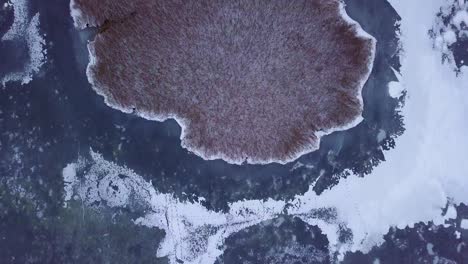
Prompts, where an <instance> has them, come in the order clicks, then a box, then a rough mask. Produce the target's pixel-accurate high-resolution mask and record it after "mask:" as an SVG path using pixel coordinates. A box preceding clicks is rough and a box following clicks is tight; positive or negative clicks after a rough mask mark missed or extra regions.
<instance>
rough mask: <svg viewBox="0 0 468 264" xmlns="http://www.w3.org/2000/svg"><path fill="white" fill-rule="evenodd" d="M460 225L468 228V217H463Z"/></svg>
mask: <svg viewBox="0 0 468 264" xmlns="http://www.w3.org/2000/svg"><path fill="white" fill-rule="evenodd" d="M460 227H461V228H463V229H466V230H468V219H462V220H461V223H460Z"/></svg>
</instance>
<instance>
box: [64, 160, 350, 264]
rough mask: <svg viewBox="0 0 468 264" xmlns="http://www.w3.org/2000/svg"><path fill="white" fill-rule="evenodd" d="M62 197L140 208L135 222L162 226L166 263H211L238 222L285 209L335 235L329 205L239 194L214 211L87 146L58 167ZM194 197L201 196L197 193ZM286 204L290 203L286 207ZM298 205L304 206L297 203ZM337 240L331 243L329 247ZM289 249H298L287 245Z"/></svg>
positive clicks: (256, 219) (242, 224) (160, 251)
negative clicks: (85, 153) (87, 153)
mask: <svg viewBox="0 0 468 264" xmlns="http://www.w3.org/2000/svg"><path fill="white" fill-rule="evenodd" d="M63 178H64V190H65V201H66V202H67V201H70V200H72V199H79V200H82V201H83V202H85V204H86V205H88V206H97V207H99V206H103V205H107V206H110V207H116V208H124V207H127V206H135V205H137V206H138V207H141V208H145V209H144V211H145V214H144V215H143V216H141V217H139V218H137V219H135V220H134V222H135V224H139V225H145V226H148V227H156V228H159V229H162V230H164V231H165V232H166V236H165V238H164V241H163V242H162V244H161V245H160V246H159V248H158V250H157V255H158V256H159V257H163V256H168V257H169V259H170V261H171V263H177V260H182V261H184V263H203V264H208V263H214V262H215V260H216V258H217V257H219V256H220V255H221V254H222V253H223V249H222V248H223V244H224V240H225V239H226V238H227V237H229V236H230V235H231V234H233V233H236V232H238V231H240V230H242V229H244V228H247V227H250V226H253V225H256V224H259V223H260V222H263V221H266V220H271V219H273V218H276V217H278V216H279V215H281V214H291V215H296V216H297V217H299V218H301V219H303V220H304V221H306V222H307V223H310V224H316V225H319V227H321V228H322V230H324V231H326V232H327V234H328V236H329V237H335V238H336V239H337V238H338V236H339V233H340V232H341V230H340V228H339V227H340V226H341V223H338V222H336V212H335V210H327V209H322V208H310V209H309V208H306V209H305V210H301V208H302V206H301V201H300V199H298V200H297V201H295V202H294V204H288V203H287V202H285V201H275V200H272V199H269V200H266V201H261V200H243V201H238V202H234V203H231V204H229V208H230V209H229V211H228V212H226V213H223V212H214V211H210V210H208V209H206V208H205V207H204V206H203V205H201V204H200V203H199V202H194V203H191V202H182V201H180V200H178V199H177V198H175V197H174V196H173V195H172V194H164V193H160V192H158V191H157V190H156V189H155V188H154V187H153V185H152V184H151V182H147V181H145V180H144V179H143V178H142V177H141V176H139V175H137V174H136V173H135V172H134V171H132V170H131V169H128V168H126V167H122V166H119V165H117V164H115V163H112V162H109V161H106V160H104V159H103V157H102V156H101V155H100V154H98V153H96V152H93V151H91V159H89V160H86V159H83V158H80V159H79V161H77V162H76V163H70V164H69V165H67V166H66V167H65V168H64V169H63ZM199 200H203V198H200V199H199ZM287 205H289V206H292V207H294V208H293V209H288V208H287V207H288V206H287ZM302 209H304V208H302ZM338 245H339V243H338V242H337V243H335V245H334V246H335V247H336V246H338ZM290 250H291V251H296V253H297V254H299V253H298V252H297V251H300V250H299V249H298V248H291V249H290Z"/></svg>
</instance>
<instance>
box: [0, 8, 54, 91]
mask: <svg viewBox="0 0 468 264" xmlns="http://www.w3.org/2000/svg"><path fill="white" fill-rule="evenodd" d="M9 5H12V6H13V12H14V20H13V24H12V26H11V28H10V29H9V30H8V31H7V32H6V33H5V34H4V35H3V37H2V38H1V41H20V42H26V45H27V47H28V55H29V61H28V62H26V64H25V66H24V68H23V70H22V71H20V72H12V73H9V74H7V75H5V76H3V77H1V78H0V82H1V83H2V85H3V86H5V85H6V83H8V82H17V81H19V82H21V84H27V83H29V82H30V81H31V80H32V78H33V76H34V75H35V74H37V73H38V72H39V70H40V68H41V67H42V65H43V64H44V63H45V61H46V55H47V51H46V49H45V45H46V42H45V39H44V36H43V35H42V34H41V32H40V29H39V13H36V14H35V15H34V16H33V17H32V18H30V16H29V4H28V2H27V1H26V0H11V1H10V2H9Z"/></svg>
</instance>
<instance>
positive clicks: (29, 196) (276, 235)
mask: <svg viewBox="0 0 468 264" xmlns="http://www.w3.org/2000/svg"><path fill="white" fill-rule="evenodd" d="M0 3H2V4H3V2H0ZM346 3H347V11H348V13H349V14H350V16H351V17H352V18H353V19H355V20H356V21H358V22H360V23H361V25H362V27H363V28H364V29H365V30H366V31H367V32H369V33H370V34H371V35H373V36H374V37H375V38H376V39H377V54H376V60H375V64H374V68H373V71H372V74H371V76H370V78H369V80H368V82H367V83H366V86H365V87H364V90H363V96H364V102H365V106H364V114H363V116H364V121H363V122H362V123H361V124H359V125H358V126H357V127H355V128H352V129H349V130H347V131H343V132H335V133H333V134H331V135H329V136H325V137H324V138H323V140H322V142H321V145H320V149H319V150H318V151H315V152H313V153H310V154H307V155H304V156H303V157H301V158H299V159H298V160H297V162H300V164H303V166H300V164H299V163H297V162H291V163H289V164H286V165H279V164H270V165H241V166H238V165H231V164H228V163H226V162H224V161H221V160H216V161H205V160H203V159H201V158H199V157H197V156H196V155H194V154H191V153H189V152H188V151H186V150H185V149H183V148H182V147H181V146H180V139H179V137H180V127H179V126H178V125H177V123H176V122H175V121H171V120H169V121H166V122H163V123H159V122H153V121H148V120H144V119H141V118H139V117H137V116H133V115H129V114H124V113H121V112H119V111H117V110H114V109H111V108H110V107H108V106H107V105H105V104H104V102H103V98H102V97H100V96H98V95H97V94H96V93H95V92H94V91H93V90H92V88H91V87H90V84H89V83H88V81H87V78H86V74H85V68H86V64H87V60H88V59H87V50H86V41H87V40H88V39H90V38H92V35H93V32H92V31H81V32H79V31H77V30H76V29H74V28H73V23H72V19H71V18H70V16H69V9H68V1H63V0H44V1H31V5H32V8H31V9H32V11H33V12H39V13H40V22H41V26H40V27H41V31H42V32H44V33H46V34H47V36H46V39H47V56H48V63H46V65H45V66H44V67H43V69H42V73H41V74H40V76H39V77H37V78H35V79H34V80H33V81H32V82H31V83H30V84H28V85H26V86H20V85H19V84H18V83H9V84H8V85H7V86H6V87H2V88H0V127H1V131H0V133H1V134H0V197H1V198H2V199H0V263H167V259H157V258H156V257H155V253H156V248H157V245H158V243H159V242H160V241H161V239H162V237H163V236H164V233H163V232H162V231H159V230H155V229H150V228H146V227H142V226H135V225H133V224H132V223H131V219H132V214H131V213H132V212H131V209H129V210H128V211H119V210H113V209H109V210H103V211H100V212H99V213H96V212H95V211H93V210H91V209H89V208H86V207H84V206H83V205H81V204H79V203H73V204H71V205H70V206H69V207H67V208H65V207H64V206H63V179H62V169H63V168H64V167H65V166H66V165H67V164H68V163H71V162H74V161H76V159H77V158H78V156H85V157H86V156H88V155H89V150H90V149H93V150H94V151H96V152H99V153H101V154H103V156H104V157H105V159H107V160H110V161H114V162H116V163H117V164H119V165H125V166H127V167H129V168H131V169H133V170H134V171H135V172H136V173H138V174H140V175H142V176H143V177H144V178H145V180H147V181H149V180H151V181H152V183H153V185H154V186H155V188H156V189H157V190H159V191H160V192H163V193H174V195H175V196H176V197H178V198H180V199H182V200H185V199H188V200H192V199H196V197H199V196H202V197H204V198H206V202H205V205H206V207H207V208H209V209H213V210H226V209H227V204H228V203H229V202H233V201H237V200H240V199H266V198H270V197H271V198H274V199H290V198H292V197H293V196H294V195H296V194H301V193H304V192H305V191H307V189H308V188H309V185H310V184H311V183H312V182H314V181H315V180H316V179H317V178H318V181H317V184H316V185H315V187H314V190H315V191H316V192H317V193H321V192H322V191H323V190H325V189H327V188H331V187H332V186H333V185H335V184H337V183H338V182H339V180H340V179H341V178H343V177H347V176H349V175H348V174H349V173H346V172H345V170H347V169H348V170H350V171H352V172H354V173H355V174H357V175H361V176H365V175H366V174H368V173H370V172H371V170H372V168H373V167H375V166H376V165H378V164H379V163H380V162H382V161H383V160H384V159H385V157H384V153H383V150H386V149H389V148H392V147H394V144H395V143H394V138H395V137H397V136H398V135H400V134H401V133H402V132H403V130H404V128H403V121H402V117H401V116H400V115H399V112H398V110H397V109H398V106H400V105H401V104H402V101H403V98H399V99H395V98H391V97H390V96H389V95H388V90H387V83H388V82H389V81H394V80H396V78H395V76H394V74H393V71H392V68H394V69H396V70H398V69H399V66H400V65H399V60H398V57H397V55H396V53H397V49H398V46H397V39H396V33H395V32H396V30H397V26H396V25H395V22H396V21H398V20H399V17H398V15H397V14H396V12H395V11H394V10H393V8H392V7H391V6H390V5H389V4H388V3H387V2H386V1H385V0H378V1H377V0H348V1H346ZM0 17H2V18H1V20H0V21H1V22H2V23H1V27H0V31H1V30H4V28H8V26H5V25H8V24H9V23H10V22H8V21H10V20H11V19H12V17H11V11H9V12H6V13H5V15H4V12H2V13H0ZM3 17H6V18H3ZM1 32H3V31H1ZM2 45H3V46H2ZM10 49H11V51H10ZM0 55H1V56H2V57H1V60H0V74H1V73H2V72H5V71H7V70H11V69H14V68H15V67H16V66H15V63H17V62H18V61H22V59H23V58H21V59H18V58H19V57H18V56H20V57H21V56H24V51H22V48H21V46H15V45H12V44H11V43H4V42H1V44H0ZM382 131H384V132H382ZM379 134H380V135H384V136H383V137H380V138H379V137H378V135H379ZM319 175H320V176H319ZM408 239H412V238H408ZM265 241H268V243H265V244H263V242H265ZM441 241H442V240H441ZM291 244H294V245H296V244H297V247H296V248H305V250H309V251H314V252H315V251H316V253H317V255H318V256H319V255H320V254H322V253H323V254H325V255H327V254H328V251H327V249H326V244H327V242H326V238H325V237H324V236H323V235H321V233H320V230H318V229H317V228H316V227H311V226H307V225H305V224H304V223H303V222H301V221H300V220H298V219H282V220H278V219H277V220H274V221H269V222H266V223H262V224H261V225H259V226H254V227H251V228H249V229H247V230H244V231H242V232H239V233H238V234H235V235H233V236H232V237H231V238H229V239H228V241H227V249H226V251H225V254H224V255H223V256H222V258H221V259H220V260H219V261H220V262H219V263H242V262H239V261H240V259H242V261H243V260H248V261H250V262H245V263H265V259H266V258H268V257H272V256H273V255H274V253H275V252H276V253H278V252H286V251H287V250H291V249H290V248H288V245H291ZM276 249H277V250H276ZM382 250H383V252H384V251H385V249H382ZM249 251H253V252H254V253H253V256H251V255H249V254H250V253H249ZM271 252H273V253H272V254H273V255H272V254H270V253H271ZM320 252H322V253H320ZM278 254H279V255H278V256H276V255H275V256H273V257H275V258H278V259H280V260H282V261H283V262H278V263H315V262H313V261H312V262H311V261H310V259H309V258H305V259H303V258H300V257H299V259H302V260H301V261H302V262H288V261H289V260H288V259H284V256H283V255H284V254H286V253H284V254H283V255H281V254H280V253H278ZM372 254H374V253H372ZM375 254H377V253H375ZM382 254H384V253H382ZM282 258H283V259H282ZM372 258H373V255H372V257H371V255H362V256H361V255H359V256H357V255H356V256H354V255H353V256H351V255H350V256H348V257H347V259H346V261H348V262H347V263H367V262H365V261H367V260H371V259H372ZM295 261H296V260H295ZM298 261H299V260H298ZM368 263H372V262H368ZM388 263H392V262H388Z"/></svg>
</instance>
